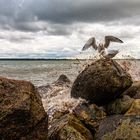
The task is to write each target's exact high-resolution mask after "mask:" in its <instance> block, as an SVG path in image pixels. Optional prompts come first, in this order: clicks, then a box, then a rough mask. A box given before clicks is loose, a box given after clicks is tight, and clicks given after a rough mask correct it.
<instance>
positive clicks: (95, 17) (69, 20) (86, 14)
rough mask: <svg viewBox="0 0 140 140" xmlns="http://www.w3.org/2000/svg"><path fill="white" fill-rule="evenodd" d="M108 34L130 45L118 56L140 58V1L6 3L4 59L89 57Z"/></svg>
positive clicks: (1, 1)
mask: <svg viewBox="0 0 140 140" xmlns="http://www.w3.org/2000/svg"><path fill="white" fill-rule="evenodd" d="M105 35H113V36H116V37H119V38H120V39H122V40H123V41H124V43H123V44H117V43H112V44H111V45H110V47H109V49H118V50H119V51H120V53H119V54H118V55H117V56H116V57H117V58H122V57H127V56H131V57H134V58H140V1H139V0H133V1H130V0H75V1H73V0H0V58H76V57H85V58H86V57H88V55H89V54H94V53H95V51H93V50H92V49H89V50H87V51H85V52H82V53H81V48H82V47H83V45H84V43H85V42H86V41H87V40H88V39H89V38H90V37H92V36H94V37H96V39H97V43H98V42H100V41H102V40H104V36H105Z"/></svg>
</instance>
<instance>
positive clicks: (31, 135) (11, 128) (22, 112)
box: [0, 77, 48, 140]
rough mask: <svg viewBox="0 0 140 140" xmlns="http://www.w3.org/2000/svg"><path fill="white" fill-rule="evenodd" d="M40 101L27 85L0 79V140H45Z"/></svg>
mask: <svg viewBox="0 0 140 140" xmlns="http://www.w3.org/2000/svg"><path fill="white" fill-rule="evenodd" d="M47 127H48V118H47V114H46V113H45V110H44V108H43V106H42V102H41V97H40V95H39V94H38V92H36V90H35V87H34V86H33V85H32V84H31V83H30V82H27V81H18V80H11V79H6V78H2V77H0V139H4V140H15V139H23V140H24V139H25V140H26V139H40V140H46V139H47Z"/></svg>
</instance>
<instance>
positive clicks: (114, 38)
mask: <svg viewBox="0 0 140 140" xmlns="http://www.w3.org/2000/svg"><path fill="white" fill-rule="evenodd" d="M110 41H112V42H118V43H123V41H122V40H120V39H119V38H117V37H114V36H105V44H104V47H105V48H107V47H108V46H109V44H110Z"/></svg>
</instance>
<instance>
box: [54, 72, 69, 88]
mask: <svg viewBox="0 0 140 140" xmlns="http://www.w3.org/2000/svg"><path fill="white" fill-rule="evenodd" d="M54 84H56V85H63V84H68V85H70V84H71V81H70V80H69V78H68V77H67V76H66V75H64V74H62V75H60V77H59V78H58V80H57V81H56V82H54Z"/></svg>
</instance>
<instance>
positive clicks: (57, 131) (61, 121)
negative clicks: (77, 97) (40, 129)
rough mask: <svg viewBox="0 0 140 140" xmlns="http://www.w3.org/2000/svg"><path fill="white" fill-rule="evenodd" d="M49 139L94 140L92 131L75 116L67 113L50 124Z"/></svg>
mask: <svg viewBox="0 0 140 140" xmlns="http://www.w3.org/2000/svg"><path fill="white" fill-rule="evenodd" d="M48 138H49V140H93V136H92V134H91V132H90V131H89V130H88V129H87V128H86V127H85V126H84V125H83V124H82V123H81V121H80V120H78V119H77V118H76V117H75V116H73V115H70V114H66V115H64V116H62V117H60V118H58V119H55V120H54V121H53V122H51V124H50V128H49V134H48Z"/></svg>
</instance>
